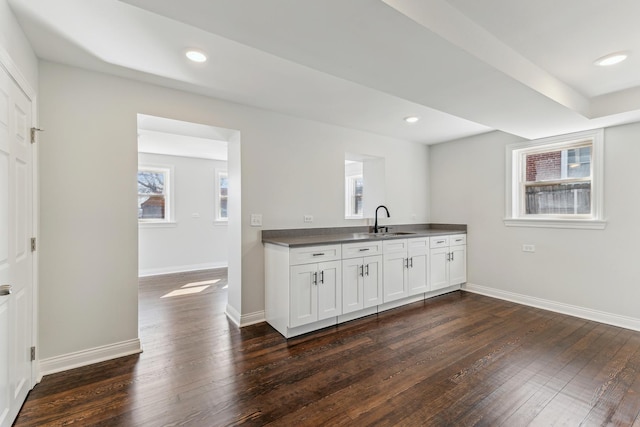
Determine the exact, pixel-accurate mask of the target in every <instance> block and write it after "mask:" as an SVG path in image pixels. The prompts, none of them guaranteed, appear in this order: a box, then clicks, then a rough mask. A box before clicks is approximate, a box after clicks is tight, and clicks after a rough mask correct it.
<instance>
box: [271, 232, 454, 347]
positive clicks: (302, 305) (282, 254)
mask: <svg viewBox="0 0 640 427" xmlns="http://www.w3.org/2000/svg"><path fill="white" fill-rule="evenodd" d="M464 282H466V235H464V234H457V235H451V236H438V237H431V238H429V237H415V238H406V239H388V240H371V241H369V240H367V241H363V242H353V243H345V244H341V245H340V244H336V245H320V246H310V247H301V248H289V247H286V246H280V245H275V244H270V243H266V244H265V318H266V320H267V322H269V324H270V325H271V326H273V327H274V328H275V329H276V330H277V331H278V332H280V333H281V334H282V335H283V336H285V337H286V338H290V337H293V336H296V335H301V334H304V333H307V332H311V331H314V330H317V329H321V328H325V327H327V326H331V325H335V324H337V323H339V322H343V321H348V320H352V319H356V318H358V317H362V316H366V315H369V314H373V313H376V312H379V311H383V310H388V309H389V308H393V307H398V306H400V305H403V304H407V303H410V302H414V301H418V300H420V299H424V298H425V297H433V296H436V295H439V294H441V293H443V292H448V291H450V290H453V286H455V285H459V284H461V283H464ZM441 290H442V291H441ZM434 291H436V292H434ZM438 291H439V292H440V293H438Z"/></svg>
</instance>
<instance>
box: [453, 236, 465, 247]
mask: <svg viewBox="0 0 640 427" xmlns="http://www.w3.org/2000/svg"><path fill="white" fill-rule="evenodd" d="M466 244H467V235H466V234H455V235H453V236H449V246H459V245H466Z"/></svg>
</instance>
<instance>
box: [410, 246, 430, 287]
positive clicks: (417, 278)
mask: <svg viewBox="0 0 640 427" xmlns="http://www.w3.org/2000/svg"><path fill="white" fill-rule="evenodd" d="M427 264H428V262H427V254H426V252H425V253H422V254H414V255H409V269H408V270H407V281H408V283H407V285H408V288H409V289H408V291H409V295H416V294H420V293H424V292H427V291H428V290H429V286H428V276H427Z"/></svg>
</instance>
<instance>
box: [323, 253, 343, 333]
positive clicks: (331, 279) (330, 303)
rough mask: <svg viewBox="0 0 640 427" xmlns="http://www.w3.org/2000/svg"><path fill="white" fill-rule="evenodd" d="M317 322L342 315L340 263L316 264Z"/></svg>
mask: <svg viewBox="0 0 640 427" xmlns="http://www.w3.org/2000/svg"><path fill="white" fill-rule="evenodd" d="M317 291H318V320H322V319H328V318H329V317H334V316H339V315H341V314H342V262H341V261H331V262H322V263H320V264H318V285H317Z"/></svg>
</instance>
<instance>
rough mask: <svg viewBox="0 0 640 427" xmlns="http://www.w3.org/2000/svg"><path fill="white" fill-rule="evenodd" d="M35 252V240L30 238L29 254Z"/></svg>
mask: <svg viewBox="0 0 640 427" xmlns="http://www.w3.org/2000/svg"><path fill="white" fill-rule="evenodd" d="M35 251H36V238H35V237H32V238H31V252H35Z"/></svg>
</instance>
